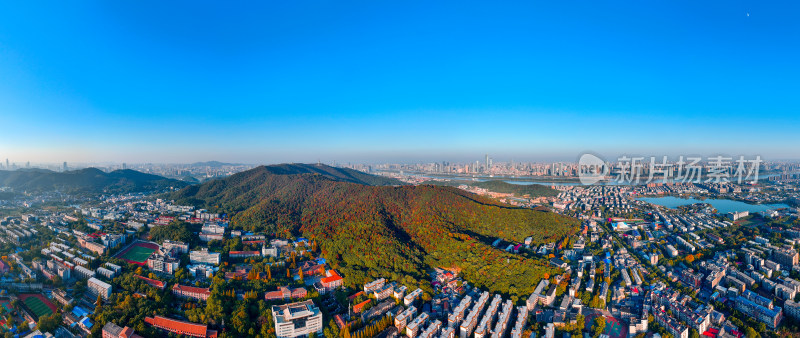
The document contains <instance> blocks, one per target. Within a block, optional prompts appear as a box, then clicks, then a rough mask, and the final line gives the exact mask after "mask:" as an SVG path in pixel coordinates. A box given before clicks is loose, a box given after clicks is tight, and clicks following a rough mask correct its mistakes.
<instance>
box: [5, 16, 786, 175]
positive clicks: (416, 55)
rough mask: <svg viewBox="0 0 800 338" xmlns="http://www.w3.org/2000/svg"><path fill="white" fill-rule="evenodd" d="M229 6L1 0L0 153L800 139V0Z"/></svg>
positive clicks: (728, 148) (356, 156) (283, 157)
mask: <svg viewBox="0 0 800 338" xmlns="http://www.w3.org/2000/svg"><path fill="white" fill-rule="evenodd" d="M229 3H230V2H227V3H225V4H223V3H221V2H203V1H187V2H168V3H166V2H161V1H152V2H150V1H136V2H119V1H103V2H101V1H97V2H92V1H83V2H77V3H76V2H37V1H11V2H4V3H0V121H1V123H2V126H3V127H2V129H1V130H2V132H0V158H3V157H9V158H11V159H12V161H20V162H21V161H28V160H30V161H50V162H60V161H82V162H83V161H86V162H90V161H98V162H99V161H119V162H123V161H127V162H144V161H152V162H192V161H199V160H212V159H214V160H223V161H237V162H248V163H275V162H284V161H297V162H314V161H316V160H317V159H321V160H323V161H330V160H338V161H340V162H346V161H352V162H359V161H418V160H419V161H426V160H450V161H460V160H474V159H480V158H481V157H482V154H484V153H490V154H493V156H494V157H495V158H496V159H497V160H507V159H508V158H512V157H513V158H514V159H515V160H547V159H575V158H577V156H578V155H579V153H580V152H583V151H593V152H597V153H601V154H609V155H611V154H614V155H616V154H618V153H638V154H646V155H664V154H666V155H673V154H675V155H677V154H684V153H686V154H688V153H691V154H714V153H727V154H761V155H762V156H765V157H768V158H800V150H798V149H800V148H798V147H797V145H798V141H800V136H798V135H800V134H798V133H797V127H798V126H800V114H798V113H799V112H800V109H799V108H800V95H798V93H800V80H798V79H800V62H798V61H797V60H800V20H798V19H797V18H798V17H800V5H798V3H797V2H794V1H774V2H773V1H771V2H763V1H762V2H756V1H630V2H614V1H575V2H570V1H553V2H531V1H521V2H506V3H503V4H495V3H491V2H464V1H458V2H436V3H435V4H433V3H432V2H431V1H420V2H406V1H404V2H379V1H366V2H361V3H358V2H347V3H346V4H345V3H342V2H337V1H326V2H313V1H302V2H298V1H281V2H278V1H263V2H257V3H256V2H253V3H246V2H241V3H236V4H229ZM254 3H256V4H254ZM748 13H749V16H748Z"/></svg>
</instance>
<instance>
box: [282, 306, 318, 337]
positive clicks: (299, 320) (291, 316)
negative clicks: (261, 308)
mask: <svg viewBox="0 0 800 338" xmlns="http://www.w3.org/2000/svg"><path fill="white" fill-rule="evenodd" d="M272 318H273V320H274V321H275V334H276V335H277V336H278V338H293V337H299V336H307V335H308V334H309V333H312V332H314V333H316V334H317V335H319V334H321V333H322V312H320V311H319V308H317V307H316V306H315V305H314V302H313V301H311V300H307V301H303V302H297V303H291V304H285V305H279V306H273V307H272Z"/></svg>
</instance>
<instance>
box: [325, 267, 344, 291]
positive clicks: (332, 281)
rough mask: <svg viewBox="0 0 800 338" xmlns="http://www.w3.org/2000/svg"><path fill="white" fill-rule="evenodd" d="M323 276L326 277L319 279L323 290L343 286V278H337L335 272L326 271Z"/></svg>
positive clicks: (337, 274)
mask: <svg viewBox="0 0 800 338" xmlns="http://www.w3.org/2000/svg"><path fill="white" fill-rule="evenodd" d="M325 275H326V276H327V277H324V278H322V279H320V282H321V283H322V286H324V287H325V288H330V289H333V288H337V287H340V286H342V284H344V278H342V276H339V273H338V272H336V270H328V271H327V272H326V273H325Z"/></svg>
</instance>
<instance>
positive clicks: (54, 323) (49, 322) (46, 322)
mask: <svg viewBox="0 0 800 338" xmlns="http://www.w3.org/2000/svg"><path fill="white" fill-rule="evenodd" d="M60 324H61V314H60V313H58V312H54V313H51V314H50V315H49V316H42V317H39V321H38V322H37V324H36V329H38V330H39V331H42V332H53V330H55V329H56V328H57V327H58V325H60Z"/></svg>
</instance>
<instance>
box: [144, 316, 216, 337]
mask: <svg viewBox="0 0 800 338" xmlns="http://www.w3.org/2000/svg"><path fill="white" fill-rule="evenodd" d="M144 322H145V323H147V324H150V325H152V326H154V327H157V328H159V329H162V330H167V331H169V332H172V333H177V334H181V335H186V336H190V337H201V338H206V337H208V338H216V337H217V331H214V330H209V329H208V326H206V325H203V324H195V323H192V322H184V321H182V320H175V319H169V318H167V317H161V316H155V317H152V318H151V317H145V318H144Z"/></svg>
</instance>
